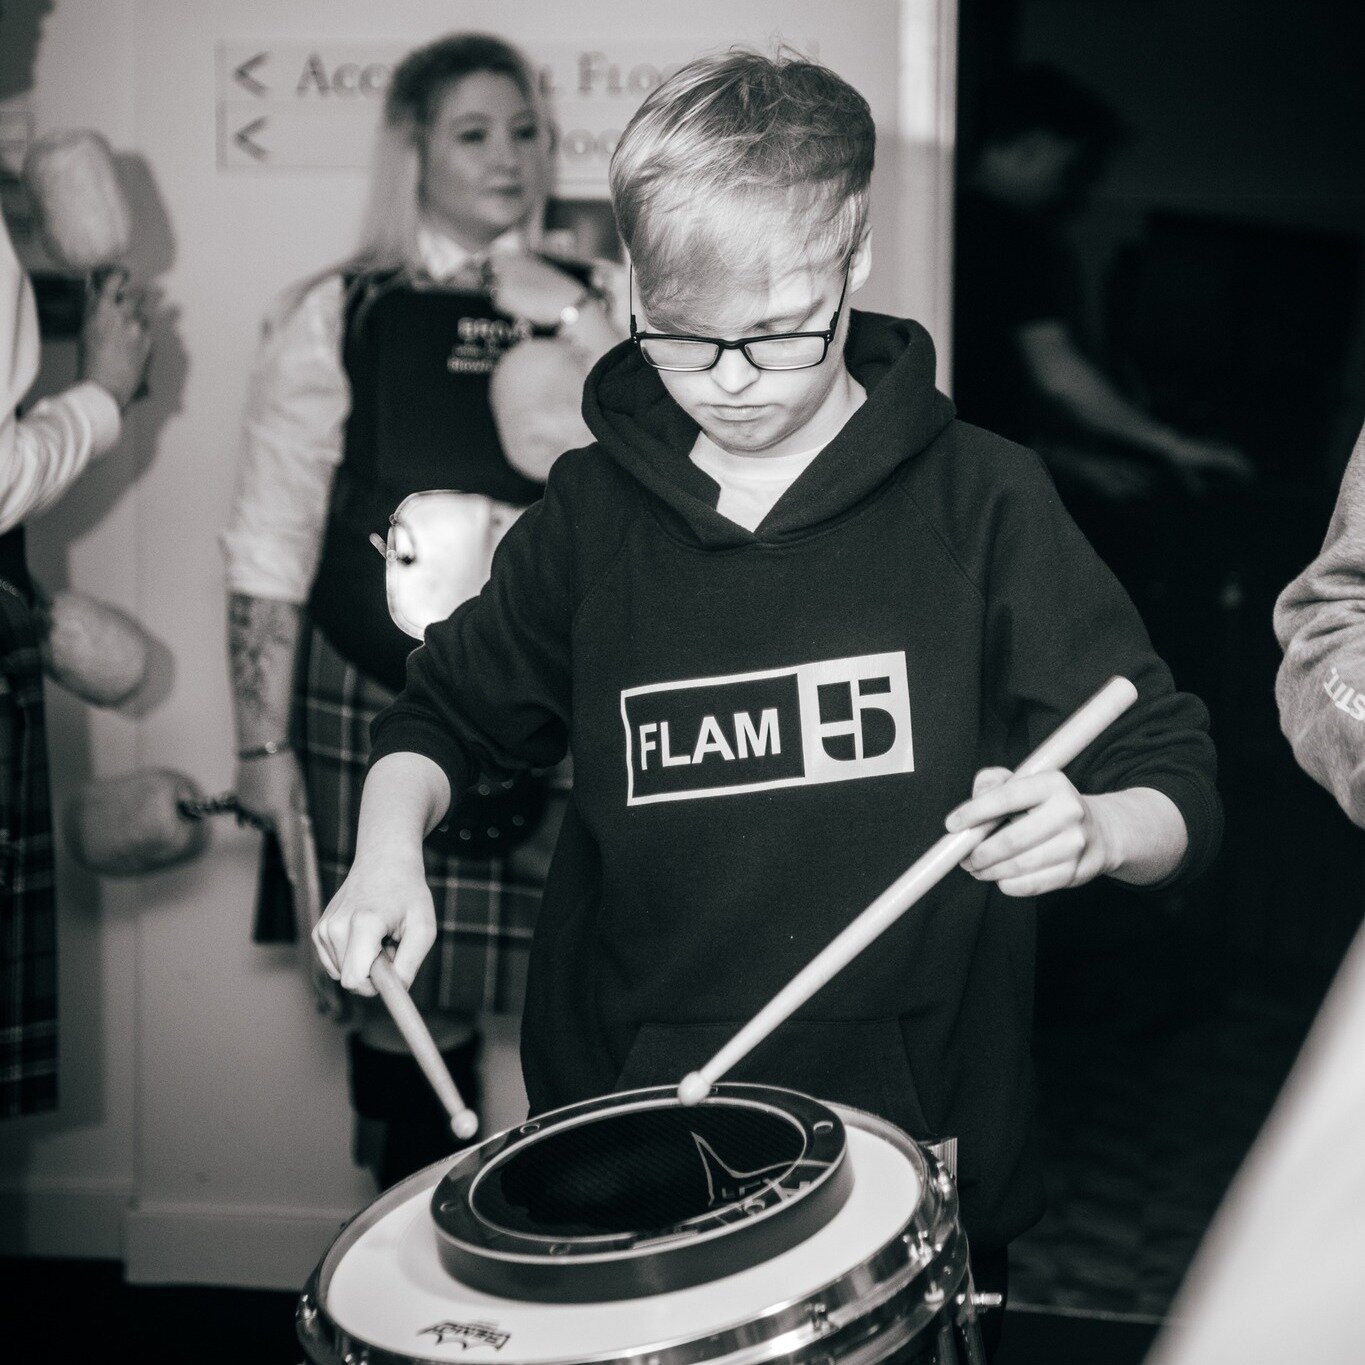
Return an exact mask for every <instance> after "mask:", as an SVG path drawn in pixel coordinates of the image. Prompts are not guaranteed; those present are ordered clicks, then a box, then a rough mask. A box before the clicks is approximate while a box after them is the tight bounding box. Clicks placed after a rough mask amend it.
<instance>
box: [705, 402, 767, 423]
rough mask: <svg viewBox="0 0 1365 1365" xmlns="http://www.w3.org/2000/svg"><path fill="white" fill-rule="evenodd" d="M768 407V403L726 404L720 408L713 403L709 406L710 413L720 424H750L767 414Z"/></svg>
mask: <svg viewBox="0 0 1365 1365" xmlns="http://www.w3.org/2000/svg"><path fill="white" fill-rule="evenodd" d="M770 406H771V404H768V403H757V404H747V405H742V406H741V405H738V404H736V405H730V404H726V405H724V406H721V405H719V404H715V403H713V404H712V405H711V411H712V412H713V413H715V415H716V416H717V417H719V418H720V420H721V421H722V422H752V421H753V420H754V418H756V417H761V416H762V415H763V414H764V413H765V412H767V411H768V408H769V407H770Z"/></svg>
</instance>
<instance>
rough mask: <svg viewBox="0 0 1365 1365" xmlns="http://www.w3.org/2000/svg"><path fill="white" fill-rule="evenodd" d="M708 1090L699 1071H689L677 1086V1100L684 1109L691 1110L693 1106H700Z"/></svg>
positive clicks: (704, 1079) (705, 1081) (709, 1088)
mask: <svg viewBox="0 0 1365 1365" xmlns="http://www.w3.org/2000/svg"><path fill="white" fill-rule="evenodd" d="M710 1090H711V1087H710V1085H709V1084H708V1083H707V1080H706V1077H705V1076H703V1075H702V1074H701V1072H700V1071H689V1072H688V1073H687V1075H686V1076H684V1077H683V1078H682V1081H681V1082H680V1083H679V1085H678V1099H679V1100H681V1101H682V1103H683V1105H684V1106H685V1107H686V1108H688V1109H691V1108H692V1106H693V1105H696V1104H700V1103H701V1102H702V1100H704V1099H705V1098H706V1096H707V1095H708V1094H709V1093H710Z"/></svg>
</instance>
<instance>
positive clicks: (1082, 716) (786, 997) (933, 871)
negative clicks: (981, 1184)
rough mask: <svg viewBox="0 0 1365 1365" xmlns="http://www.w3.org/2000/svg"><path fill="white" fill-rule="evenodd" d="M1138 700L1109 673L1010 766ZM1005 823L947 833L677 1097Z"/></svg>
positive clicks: (1083, 740)
mask: <svg viewBox="0 0 1365 1365" xmlns="http://www.w3.org/2000/svg"><path fill="white" fill-rule="evenodd" d="M1136 700H1137V688H1136V687H1134V686H1133V684H1132V683H1131V682H1129V681H1128V679H1127V678H1110V679H1109V681H1108V682H1107V683H1105V685H1104V686H1103V687H1102V688H1100V690H1099V691H1098V692H1096V693H1095V695H1094V696H1093V697H1091V698H1090V700H1089V701H1087V702H1086V703H1085V704H1084V705H1082V706H1081V707H1080V708H1079V709H1078V710H1077V711H1075V712H1074V713H1073V714H1072V715H1071V716H1070V717H1069V718H1068V719H1067V720H1064V721H1063V722H1062V723H1061V725H1059V726H1058V727H1057V729H1055V730H1054V731H1053V732H1052V734H1050V735H1049V736H1048V737H1047V739H1045V740H1044V741H1043V742H1042V743H1041V744H1040V745H1039V746H1038V747H1037V748H1036V749H1035V750H1034V751H1033V752H1032V753H1031V754H1030V755H1029V756H1028V757H1027V758H1026V759H1025V760H1024V761H1023V762H1022V763H1021V764H1020V765H1019V766H1018V767H1017V768H1016V769H1015V770H1014V771H1015V775H1016V776H1020V777H1033V776H1036V775H1037V774H1038V773H1045V772H1053V771H1055V770H1057V769H1060V768H1064V767H1066V765H1067V764H1068V763H1070V762H1071V761H1072V760H1073V759H1075V758H1076V757H1077V755H1079V754H1080V753H1081V751H1082V750H1083V749H1085V748H1086V746H1087V745H1089V744H1090V743H1091V741H1092V740H1095V739H1097V738H1098V737H1099V736H1100V735H1101V734H1102V733H1103V732H1104V731H1105V730H1106V729H1108V728H1109V726H1110V725H1111V724H1112V723H1113V722H1114V721H1116V720H1117V719H1118V718H1119V717H1120V716H1121V715H1122V714H1123V713H1124V712H1125V711H1126V710H1127V709H1128V708H1129V707H1130V706H1131V705H1132V704H1133V703H1134V702H1135V701H1136ZM1003 823H1004V821H1002V820H997V821H995V822H994V823H992V824H989V825H974V826H972V827H971V828H970V829H964V830H959V831H958V832H957V833H956V834H945V835H944V836H943V838H941V839H940V840H939V841H938V842H937V843H936V844H934V846H933V847H932V848H930V849H929V851H928V852H927V853H925V854H923V855H922V856H921V857H920V858H919V859H918V860H917V861H916V862H915V863H913V864H912V865H911V866H910V867H909V868H908V869H907V870H906V871H905V872H903V873H901V875H900V876H899V877H897V878H896V880H895V881H894V882H892V883H891V885H890V886H888V887H887V888H886V890H885V891H883V892H882V894H881V895H880V896H878V897H877V899H876V900H874V901H873V902H872V904H871V905H869V906H868V907H867V909H866V910H864V911H863V912H862V914H860V915H859V916H858V918H857V919H855V920H854V921H853V922H852V923H851V924H850V925H848V927H847V928H845V929H844V930H843V931H842V932H841V933H840V934H838V935H837V936H836V937H835V938H833V939H832V940H831V941H830V942H829V943H828V944H826V945H825V947H824V948H822V949H821V950H820V951H819V952H818V953H817V954H816V955H815V956H814V957H813V958H812V959H811V960H810V961H809V962H808V963H807V964H806V965H805V966H804V967H803V968H802V969H801V970H800V971H799V972H797V974H796V975H795V976H794V977H792V979H791V980H790V981H789V982H787V984H786V985H785V986H783V987H782V989H781V990H780V991H778V993H777V994H776V995H775V996H773V998H772V999H771V1000H770V1001H768V1003H767V1004H766V1005H764V1007H763V1008H762V1009H761V1010H759V1012H758V1013H757V1014H756V1015H754V1017H753V1018H752V1019H751V1020H749V1022H748V1023H747V1024H745V1025H744V1027H743V1028H741V1029H740V1030H739V1032H738V1033H736V1034H735V1036H734V1037H733V1038H731V1039H730V1041H729V1042H728V1043H726V1044H725V1046H724V1047H723V1048H721V1050H720V1051H719V1052H717V1053H716V1055H715V1056H714V1057H712V1058H711V1060H710V1061H709V1062H707V1063H706V1065H705V1066H703V1067H702V1068H701V1070H700V1071H690V1072H688V1074H687V1075H686V1076H684V1077H683V1079H682V1081H681V1083H680V1084H679V1086H678V1098H679V1099H680V1100H681V1101H682V1102H683V1104H685V1105H693V1104H699V1103H700V1102H701V1101H702V1100H703V1099H705V1098H706V1095H707V1093H708V1092H709V1091H710V1089H711V1087H712V1086H713V1085H715V1083H716V1082H717V1081H718V1080H719V1079H720V1078H721V1077H722V1076H723V1075H725V1073H726V1072H727V1071H729V1070H730V1068H731V1067H733V1066H734V1065H735V1063H736V1062H738V1061H740V1060H741V1059H742V1058H744V1057H746V1056H747V1055H748V1054H749V1053H750V1052H752V1051H753V1049H754V1048H756V1047H757V1046H758V1045H759V1043H761V1042H762V1041H763V1040H764V1039H765V1038H766V1037H767V1036H768V1035H769V1034H770V1033H771V1032H772V1031H773V1030H774V1029H775V1028H776V1027H777V1026H778V1025H779V1024H781V1023H782V1022H783V1021H784V1020H786V1019H787V1018H788V1017H789V1016H790V1015H792V1014H794V1013H795V1012H796V1011H797V1010H798V1009H800V1008H801V1006H802V1005H804V1004H805V1003H806V1001H807V1000H809V999H810V998H811V996H813V995H814V994H815V992H816V991H818V990H819V989H820V988H821V987H822V986H824V985H826V984H827V983H828V982H829V981H831V980H832V979H833V978H834V977H835V976H836V975H837V974H838V973H839V972H840V971H842V970H843V969H844V968H845V967H846V966H847V965H848V964H849V963H850V962H852V961H853V959H854V958H855V957H857V956H858V954H859V953H861V952H862V951H863V949H864V948H866V947H867V946H868V945H869V944H870V943H872V941H873V940H874V939H876V938H877V937H878V936H879V935H881V934H882V933H883V932H885V931H886V930H887V929H889V928H890V927H891V925H892V924H894V923H895V922H896V920H898V919H899V918H900V917H901V916H902V915H903V914H904V913H905V912H906V911H907V910H908V909H909V908H910V907H911V906H912V905H914V904H915V902H916V901H918V900H919V899H920V898H921V897H923V896H924V895H926V894H927V893H928V892H929V891H930V890H932V889H933V888H934V887H935V886H937V885H938V884H939V882H941V881H942V880H943V878H944V877H946V876H947V875H948V873H949V872H951V871H952V870H953V868H955V867H956V866H957V865H958V864H959V863H960V862H961V861H962V860H963V859H964V858H966V857H967V856H968V855H969V854H970V853H971V852H972V850H973V849H974V848H976V846H977V845H978V844H980V843H981V842H982V841H983V840H984V839H985V838H986V837H987V836H988V835H989V834H991V833H992V832H993V831H994V830H996V829H998V828H999V826H1000V825H1001V824H1003Z"/></svg>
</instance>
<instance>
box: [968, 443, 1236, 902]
mask: <svg viewBox="0 0 1365 1365" xmlns="http://www.w3.org/2000/svg"><path fill="white" fill-rule="evenodd" d="M1013 455H1014V458H1013V459H1012V460H1011V466H1012V468H1011V471H1010V476H1009V478H1008V482H1007V484H1006V486H1005V487H1004V489H1002V490H1001V493H1000V496H999V497H998V499H997V500H996V502H995V504H994V508H993V511H994V526H993V530H994V534H993V536H992V541H991V550H990V557H989V559H988V563H989V565H990V571H989V578H988V581H987V583H986V596H987V617H988V625H987V630H988V643H987V656H986V663H987V670H988V672H987V679H988V684H987V685H988V688H989V689H990V691H991V694H992V698H993V703H994V706H995V708H996V710H997V713H998V714H999V715H1000V717H1001V718H1002V719H1003V720H1004V722H1005V724H1006V726H1007V729H1008V733H1009V735H1010V747H1011V751H1012V761H1014V762H1018V761H1019V760H1020V759H1022V758H1023V757H1024V756H1025V754H1026V753H1028V752H1029V751H1030V750H1031V749H1032V748H1033V747H1034V746H1035V745H1037V744H1038V743H1039V742H1040V741H1041V740H1042V739H1044V738H1045V737H1046V736H1047V735H1048V734H1049V733H1050V732H1051V731H1052V730H1054V729H1055V728H1056V727H1057V725H1059V724H1060V723H1061V721H1063V720H1064V719H1065V718H1066V717H1067V716H1068V715H1069V714H1070V713H1071V712H1072V711H1074V710H1075V709H1076V707H1077V706H1079V705H1080V704H1081V703H1082V702H1083V701H1084V700H1085V699H1086V698H1087V697H1088V696H1090V695H1091V694H1092V693H1093V692H1095V691H1096V690H1098V689H1099V688H1100V687H1101V686H1102V685H1103V684H1104V683H1105V682H1106V681H1107V680H1108V679H1109V678H1110V677H1113V676H1114V675H1115V674H1119V675H1122V676H1124V677H1126V678H1128V679H1129V680H1130V681H1131V682H1132V683H1133V684H1134V686H1135V687H1136V688H1137V691H1138V700H1137V701H1136V703H1134V705H1133V706H1132V708H1131V709H1130V710H1129V711H1127V712H1126V713H1125V714H1124V715H1123V716H1121V717H1120V718H1119V719H1118V720H1117V721H1116V722H1115V723H1114V724H1113V725H1112V726H1110V728H1109V729H1108V730H1107V731H1105V733H1104V734H1103V735H1101V736H1100V737H1099V739H1097V740H1096V741H1095V742H1094V743H1093V744H1092V745H1091V746H1090V747H1089V748H1088V749H1087V750H1086V751H1085V752H1084V753H1083V754H1082V755H1081V756H1080V758H1079V759H1078V760H1077V761H1076V762H1075V763H1074V764H1072V765H1071V766H1070V767H1069V768H1068V769H1067V771H1068V773H1069V774H1070V776H1071V778H1072V780H1073V782H1075V784H1076V787H1077V789H1078V790H1080V791H1082V792H1086V793H1091V794H1096V793H1100V792H1113V791H1123V790H1127V789H1129V788H1132V787H1150V788H1152V789H1154V790H1156V791H1159V792H1162V793H1163V794H1164V795H1166V796H1168V797H1169V798H1170V799H1171V800H1172V801H1173V802H1174V803H1175V805H1176V807H1177V808H1178V809H1179V811H1180V814H1181V816H1182V817H1183V818H1184V821H1185V829H1186V832H1187V834H1188V839H1189V843H1188V846H1187V848H1186V852H1185V856H1184V858H1183V859H1182V861H1181V864H1180V866H1179V868H1177V869H1176V871H1175V873H1174V874H1173V875H1172V876H1171V877H1170V878H1168V879H1167V880H1166V881H1165V882H1163V883H1160V885H1163V886H1169V885H1170V884H1171V883H1172V882H1174V881H1185V880H1188V879H1189V878H1192V877H1195V876H1197V875H1198V874H1199V873H1200V872H1202V871H1203V870H1204V869H1205V868H1206V867H1207V866H1208V864H1209V863H1210V862H1211V861H1212V860H1213V857H1214V855H1215V854H1216V853H1217V851H1218V845H1219V842H1220V840H1221V837H1222V823H1223V820H1222V807H1221V803H1220V801H1219V799H1218V792H1217V788H1216V786H1215V777H1216V760H1215V757H1214V750H1213V743H1212V741H1211V740H1210V738H1209V734H1208V724H1209V717H1208V712H1207V711H1206V710H1205V708H1204V705H1203V703H1202V702H1200V701H1199V700H1198V698H1196V697H1193V696H1191V695H1189V694H1188V693H1184V692H1178V691H1177V690H1176V688H1175V684H1174V682H1173V680H1172V678H1171V673H1170V670H1169V669H1168V668H1167V667H1166V665H1165V664H1164V663H1163V662H1162V661H1161V659H1160V658H1158V657H1157V655H1156V653H1155V652H1154V651H1153V649H1152V646H1151V642H1150V641H1149V639H1148V637H1147V631H1146V629H1145V627H1144V626H1143V624H1142V621H1141V618H1140V617H1139V616H1138V613H1137V609H1136V608H1135V607H1134V606H1133V603H1132V601H1131V600H1130V599H1129V597H1128V595H1127V593H1126V592H1124V590H1123V588H1122V587H1121V586H1120V585H1119V582H1118V580H1117V579H1116V578H1115V577H1114V575H1113V574H1112V573H1111V572H1110V571H1109V569H1108V567H1107V566H1106V565H1105V564H1104V563H1103V561H1102V560H1101V559H1100V558H1099V556H1098V555H1097V554H1096V553H1095V551H1094V550H1093V549H1092V548H1091V545H1090V542H1089V541H1087V540H1086V538H1085V537H1084V535H1083V534H1082V533H1081V531H1080V530H1079V529H1078V528H1077V526H1076V524H1075V523H1074V522H1073V521H1072V520H1071V518H1070V516H1069V515H1068V514H1067V512H1066V511H1065V509H1064V508H1063V507H1062V505H1061V502H1060V500H1059V499H1058V497H1057V493H1056V490H1055V489H1054V488H1053V486H1052V482H1051V480H1050V479H1049V478H1048V476H1047V474H1046V472H1045V471H1044V470H1043V467H1042V464H1041V462H1040V461H1039V460H1038V458H1037V457H1036V456H1035V455H1033V454H1032V453H1029V452H1023V451H1015V452H1013Z"/></svg>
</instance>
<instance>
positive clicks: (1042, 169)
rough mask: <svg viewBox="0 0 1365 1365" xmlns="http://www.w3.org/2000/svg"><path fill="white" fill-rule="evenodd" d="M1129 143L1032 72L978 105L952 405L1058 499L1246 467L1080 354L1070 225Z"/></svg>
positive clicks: (1043, 71) (1078, 283)
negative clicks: (1012, 444) (1000, 441)
mask: <svg viewBox="0 0 1365 1365" xmlns="http://www.w3.org/2000/svg"><path fill="white" fill-rule="evenodd" d="M1124 136H1125V130H1124V128H1123V125H1122V123H1121V121H1120V119H1119V116H1118V114H1117V113H1116V112H1115V110H1114V109H1113V108H1112V107H1111V106H1110V105H1109V104H1108V103H1107V102H1106V101H1105V100H1104V99H1102V98H1101V97H1100V96H1099V95H1097V94H1096V93H1095V92H1094V91H1092V90H1089V89H1087V88H1086V87H1085V86H1084V85H1082V84H1081V83H1080V82H1079V81H1077V80H1075V79H1073V78H1072V77H1070V76H1068V75H1067V74H1066V73H1065V72H1063V71H1061V70H1060V69H1058V68H1057V67H1054V66H1051V65H1048V64H1046V63H1035V64H1032V65H1028V66H1023V67H1019V68H1016V69H1015V70H1013V71H1010V72H1008V73H1006V74H1005V75H1003V76H1001V77H999V78H997V79H996V80H995V81H994V82H992V83H991V85H990V86H989V87H988V88H987V89H986V90H984V91H983V92H982V95H981V100H980V104H979V105H978V109H977V113H976V122H975V132H974V138H973V142H972V146H973V147H974V149H975V150H974V152H973V153H970V154H969V155H968V157H967V159H966V162H965V165H964V170H965V177H964V179H963V180H962V182H961V183H960V185H959V192H958V201H957V205H958V217H957V242H956V246H957V265H956V277H957V292H956V296H955V301H956V310H955V313H954V337H953V340H954V356H953V375H954V392H955V395H956V401H957V404H958V407H959V410H960V411H961V412H962V414H963V415H964V416H965V417H966V418H967V419H968V420H969V421H972V422H976V423H978V424H979V425H981V426H984V427H987V428H989V429H990V430H992V431H998V432H999V433H1000V434H1001V435H1004V436H1008V437H1010V439H1011V440H1015V441H1018V442H1020V443H1021V444H1024V445H1030V446H1033V447H1035V448H1036V449H1038V450H1039V451H1040V452H1041V453H1042V454H1043V456H1044V458H1045V459H1046V460H1047V461H1048V464H1049V466H1050V467H1051V469H1052V471H1053V474H1054V476H1055V477H1056V478H1057V479H1058V481H1059V483H1060V484H1061V485H1062V486H1063V487H1064V488H1071V489H1075V490H1076V491H1079V492H1083V493H1085V494H1088V495H1090V496H1093V497H1098V498H1100V499H1104V500H1108V501H1114V502H1123V501H1127V500H1130V499H1135V498H1140V497H1142V496H1143V495H1145V494H1148V493H1150V492H1151V491H1152V490H1153V489H1154V488H1155V486H1156V485H1157V483H1158V482H1159V481H1160V480H1161V479H1162V478H1163V477H1165V478H1167V479H1173V480H1174V481H1175V482H1176V483H1177V484H1178V485H1179V486H1182V487H1185V488H1188V489H1191V490H1195V491H1197V490H1199V489H1201V488H1202V487H1203V486H1204V484H1205V481H1206V480H1208V479H1209V478H1212V477H1215V476H1218V475H1222V476H1224V477H1228V478H1234V479H1245V478H1248V477H1250V475H1251V472H1252V470H1251V465H1250V464H1249V462H1248V461H1247V459H1246V458H1245V456H1243V455H1242V454H1240V453H1239V452H1238V451H1237V450H1235V449H1234V448H1233V447H1232V446H1230V445H1227V444H1225V443H1222V442H1218V441H1211V440H1204V439H1199V438H1195V437H1191V436H1188V435H1184V434H1182V433H1180V432H1178V431H1176V430H1174V429H1172V428H1171V427H1169V426H1167V425H1165V424H1164V423H1162V422H1160V421H1158V420H1157V419H1156V418H1155V417H1153V416H1152V415H1151V414H1149V413H1148V412H1147V411H1146V410H1145V409H1144V408H1143V407H1142V406H1141V405H1140V404H1139V403H1138V402H1136V401H1135V400H1134V399H1132V398H1130V397H1129V396H1128V395H1126V394H1125V393H1124V392H1123V391H1122V389H1121V388H1120V386H1119V384H1118V383H1117V382H1116V381H1115V379H1114V378H1112V377H1111V376H1110V375H1109V374H1107V373H1106V372H1105V370H1104V368H1103V367H1102V365H1101V363H1100V362H1099V361H1098V360H1097V359H1096V358H1095V347H1094V346H1093V345H1092V344H1091V343H1090V342H1089V341H1088V339H1087V333H1088V330H1089V329H1088V324H1087V321H1086V319H1087V317H1088V314H1089V309H1088V307H1087V304H1086V300H1085V291H1084V284H1083V280H1082V276H1081V272H1080V266H1079V263H1078V262H1077V260H1076V257H1075V252H1074V249H1073V248H1072V246H1071V244H1070V242H1069V241H1068V240H1067V237H1066V233H1065V228H1064V225H1065V220H1066V218H1067V217H1068V216H1069V215H1071V214H1073V213H1077V212H1079V211H1081V210H1083V209H1084V207H1085V205H1086V202H1087V200H1088V198H1089V196H1090V194H1091V192H1092V190H1093V188H1094V186H1095V183H1096V181H1097V180H1098V179H1099V177H1100V176H1101V175H1102V174H1103V172H1104V170H1105V169H1106V166H1107V164H1108V160H1109V157H1110V156H1111V154H1112V153H1113V152H1114V150H1115V149H1116V148H1117V147H1118V146H1119V145H1120V144H1121V142H1122V140H1123V138H1124Z"/></svg>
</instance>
